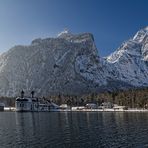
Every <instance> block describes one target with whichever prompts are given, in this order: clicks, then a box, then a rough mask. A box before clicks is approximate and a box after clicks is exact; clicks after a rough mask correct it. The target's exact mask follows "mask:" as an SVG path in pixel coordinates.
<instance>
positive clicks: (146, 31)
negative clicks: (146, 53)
mask: <svg viewBox="0 0 148 148" xmlns="http://www.w3.org/2000/svg"><path fill="white" fill-rule="evenodd" d="M147 35H148V26H147V27H145V28H143V29H141V30H139V31H138V32H137V33H136V35H135V36H134V37H133V40H134V41H136V42H139V43H140V42H142V41H143V40H144V38H145V37H147Z"/></svg>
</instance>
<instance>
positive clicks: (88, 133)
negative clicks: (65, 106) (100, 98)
mask: <svg viewBox="0 0 148 148" xmlns="http://www.w3.org/2000/svg"><path fill="white" fill-rule="evenodd" d="M0 120H1V122H0V140H1V145H0V147H2V148H7V147H16V148H17V147H21V148H26V147H27V148H34V147H35V148H41V147H47V148H92V147H93V148H99V147H105V148H106V147H107V148H108V147H113V148H114V147H115V148H116V147H134V148H135V147H137V148H139V147H146V146H148V138H147V137H148V113H122V112H117V113H113V112H104V113H103V112H62V113H61V112H55V113H54V112H48V113H13V112H3V113H0Z"/></svg>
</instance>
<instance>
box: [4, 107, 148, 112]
mask: <svg viewBox="0 0 148 148" xmlns="http://www.w3.org/2000/svg"><path fill="white" fill-rule="evenodd" d="M7 111H12V112H16V108H15V107H5V108H4V112H7ZM49 112H148V109H136V108H133V109H132V108H130V109H127V110H117V109H73V110H71V109H60V110H55V111H49Z"/></svg>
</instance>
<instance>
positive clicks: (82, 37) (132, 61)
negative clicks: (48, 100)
mask: <svg viewBox="0 0 148 148" xmlns="http://www.w3.org/2000/svg"><path fill="white" fill-rule="evenodd" d="M145 86H148V27H146V28H144V29H142V30H140V31H138V32H137V33H136V35H135V36H134V37H133V38H132V39H130V40H129V41H126V42H124V43H123V44H122V45H121V47H119V48H118V49H117V50H116V51H115V52H114V53H112V54H111V55H109V56H108V57H105V58H101V57H99V55H98V50H97V48H96V46H95V42H94V37H93V35H92V34H91V33H82V34H72V33H70V32H69V31H67V30H65V31H63V32H61V33H60V34H59V35H58V36H57V37H56V38H46V39H40V38H39V39H35V40H33V41H32V43H31V45H29V46H21V45H19V46H15V47H13V48H11V49H10V50H9V51H7V52H5V53H3V54H2V55H1V56H0V95H1V96H17V95H19V93H20V91H21V90H22V89H23V90H24V91H25V92H26V95H28V93H30V91H31V90H35V92H36V95H37V96H48V95H53V94H68V95H79V94H85V93H91V92H101V91H112V90H114V89H126V88H132V87H145Z"/></svg>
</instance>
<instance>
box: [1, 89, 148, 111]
mask: <svg viewBox="0 0 148 148" xmlns="http://www.w3.org/2000/svg"><path fill="white" fill-rule="evenodd" d="M41 99H44V100H50V101H53V102H54V103H56V104H58V105H61V104H67V105H69V106H83V105H86V104H87V103H96V104H97V105H101V104H102V103H103V102H111V103H114V104H118V105H122V106H127V107H129V108H146V109H148V88H141V89H129V90H119V91H113V92H111V91H106V92H102V93H91V94H84V95H81V96H76V95H63V94H58V95H49V96H48V97H43V98H41ZM0 102H3V103H5V104H6V106H15V97H13V98H12V97H0Z"/></svg>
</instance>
